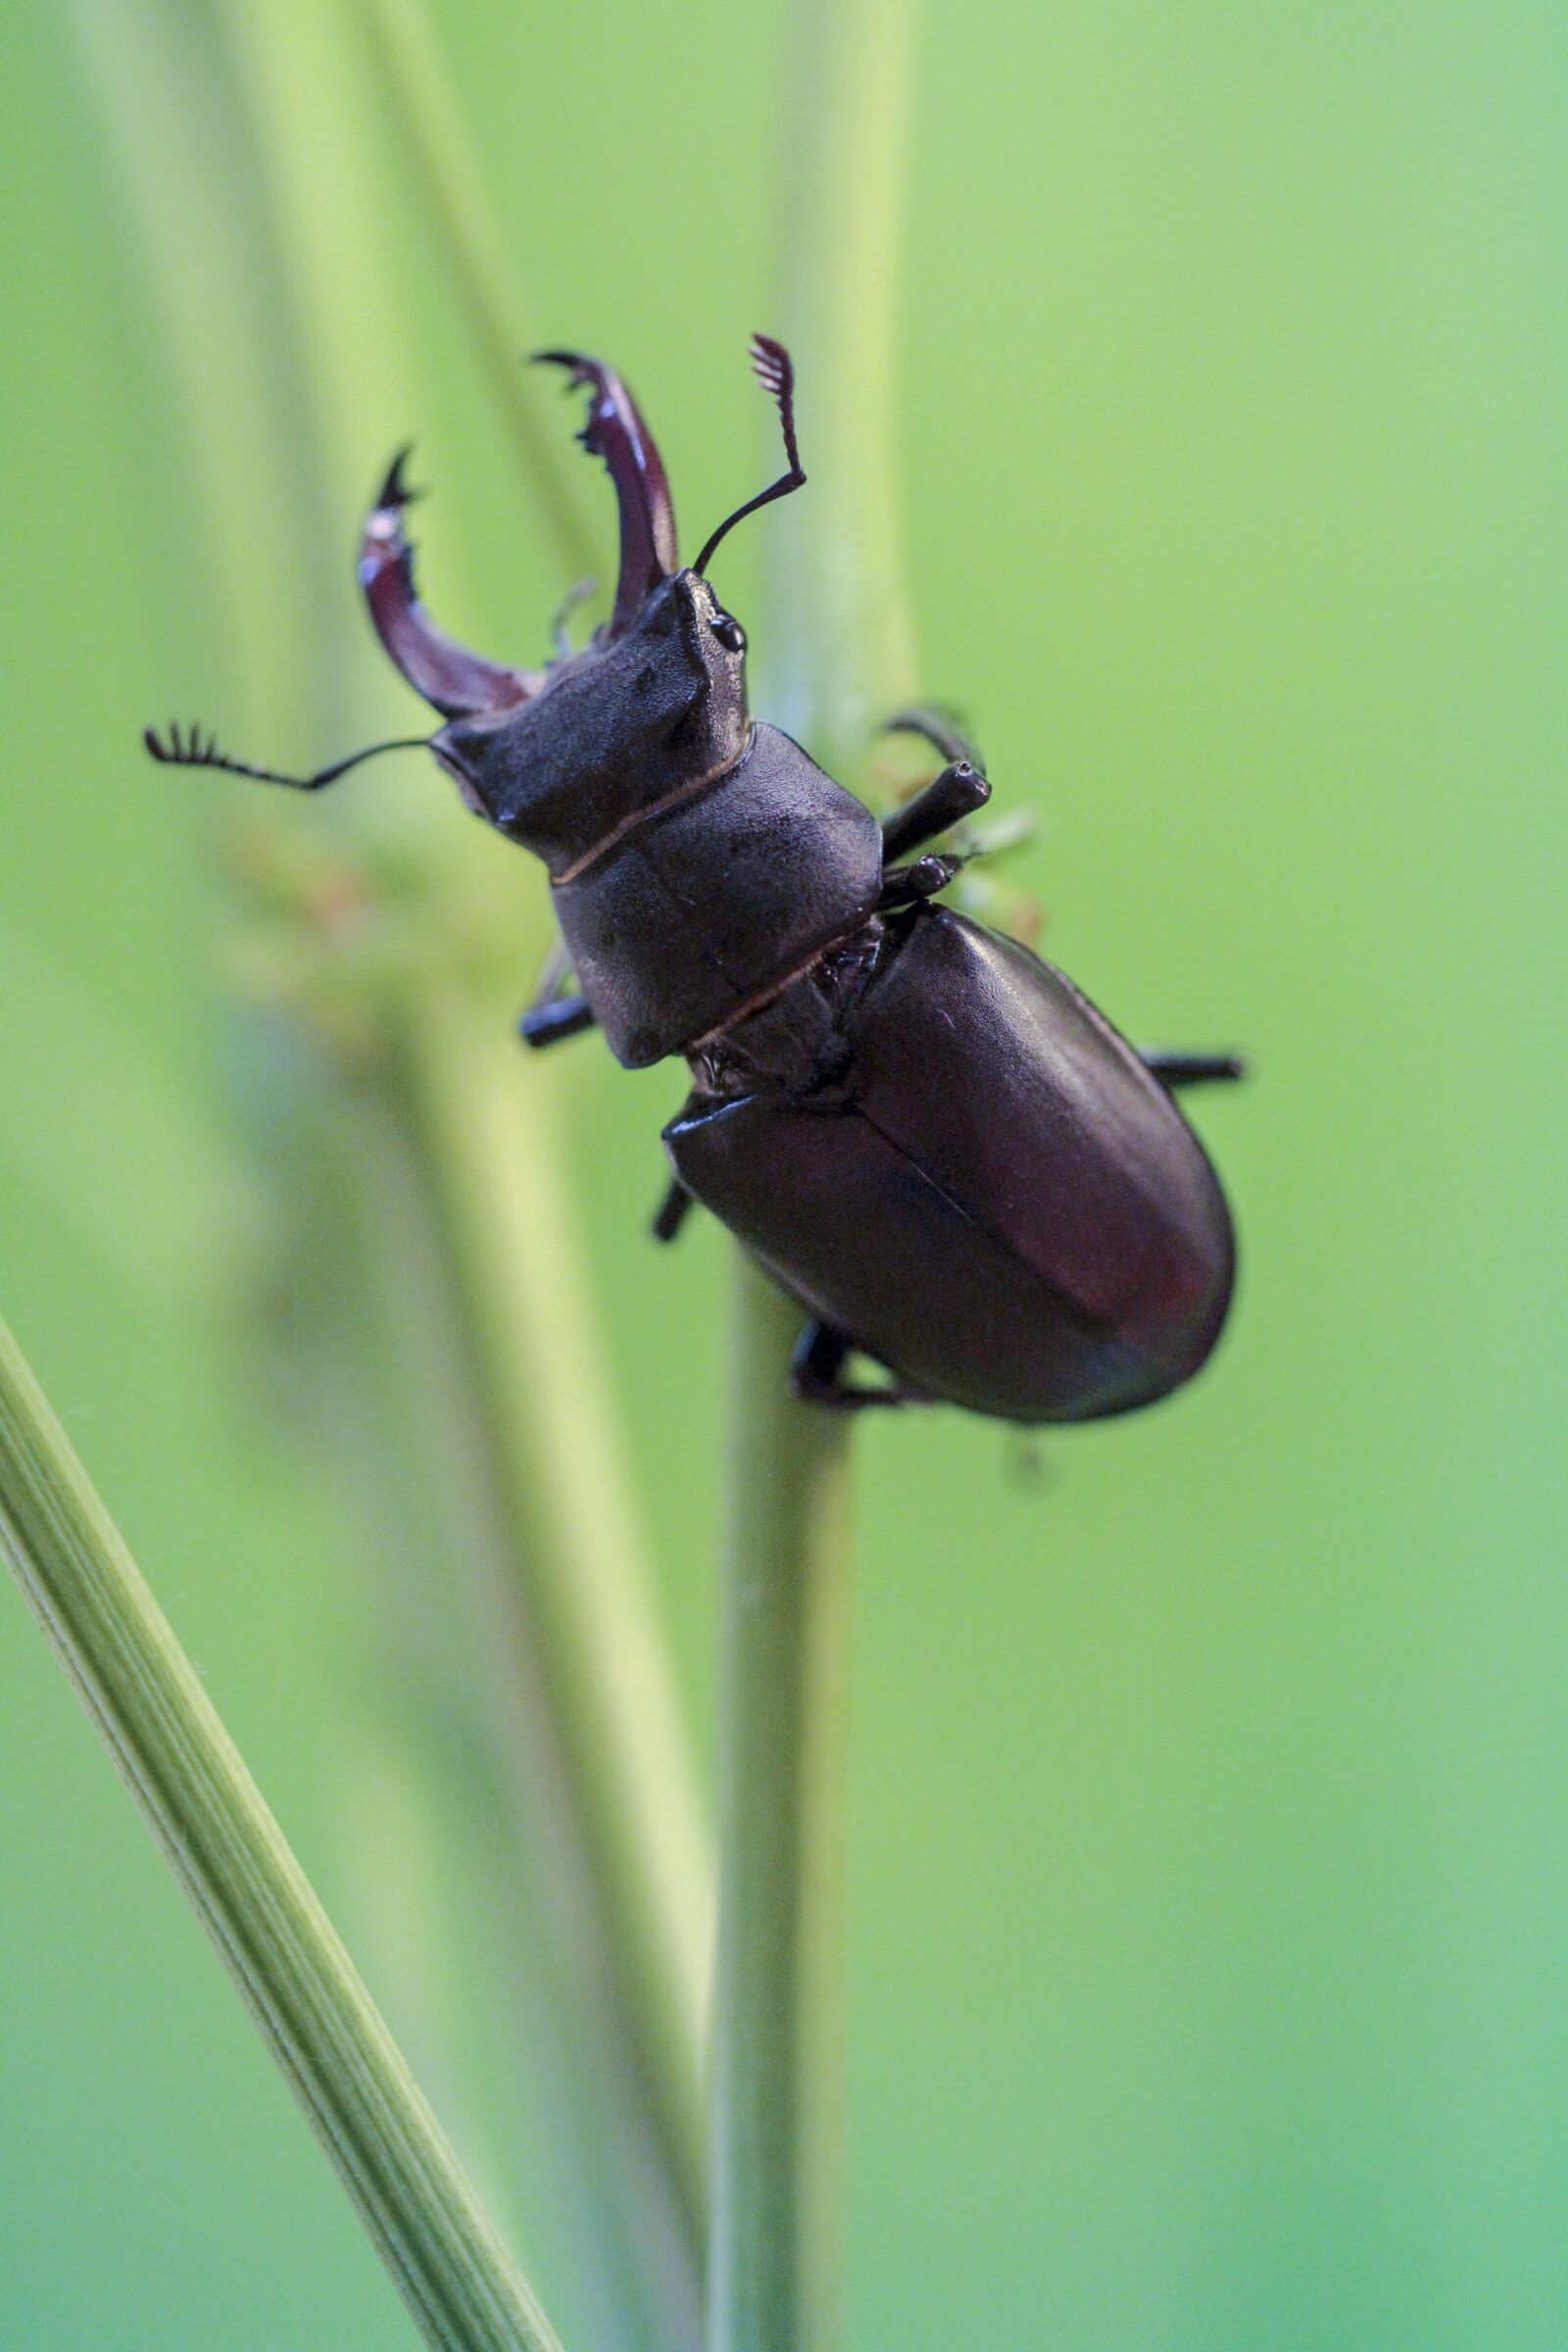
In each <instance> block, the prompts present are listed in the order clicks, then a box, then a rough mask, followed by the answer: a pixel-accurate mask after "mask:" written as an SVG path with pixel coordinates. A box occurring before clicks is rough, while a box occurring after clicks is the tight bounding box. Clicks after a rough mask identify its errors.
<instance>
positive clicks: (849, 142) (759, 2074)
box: [709, 0, 918, 2352]
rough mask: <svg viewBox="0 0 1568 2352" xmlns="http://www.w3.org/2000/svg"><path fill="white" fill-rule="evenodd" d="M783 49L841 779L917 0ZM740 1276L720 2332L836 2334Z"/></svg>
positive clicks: (828, 2033) (836, 1688) (794, 641)
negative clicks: (788, 52)
mask: <svg viewBox="0 0 1568 2352" xmlns="http://www.w3.org/2000/svg"><path fill="white" fill-rule="evenodd" d="M790 42H791V50H792V54H791V57H790V61H789V72H788V74H787V87H788V89H789V91H790V94H791V95H790V105H789V109H788V113H787V117H786V120H785V123H784V124H783V131H784V141H785V145H784V154H785V158H786V164H785V172H784V177H783V184H782V187H781V190H780V200H779V220H780V223H781V228H782V238H783V250H782V253H781V256H780V261H781V288H782V297H783V312H782V317H781V318H780V319H778V320H777V321H776V322H775V321H769V322H768V323H769V324H770V325H772V324H775V323H776V324H777V327H778V331H780V332H781V333H782V334H783V335H784V337H785V340H786V341H787V342H788V343H789V345H790V348H791V350H792V351H793V352H794V354H795V357H796V360H797V364H798V367H799V371H800V377H801V383H802V406H803V411H804V417H803V441H804V445H805V454H806V460H807V466H808V469H809V472H810V474H811V476H812V487H811V488H810V489H809V491H808V492H807V494H806V495H805V496H804V497H802V498H799V499H794V500H790V501H788V502H787V503H786V504H785V505H784V506H783V507H782V508H781V509H779V510H777V513H776V521H775V520H773V519H771V518H770V519H769V521H768V522H767V524H766V525H764V526H761V527H767V528H770V529H772V530H774V531H775V532H776V540H775V544H774V546H773V547H772V548H770V550H769V562H768V565H767V573H766V576H767V579H768V581H769V584H770V590H771V593H770V595H769V598H768V602H767V609H766V611H765V613H763V614H762V616H761V619H760V625H759V627H758V629H757V632H756V634H757V639H758V642H759V644H760V646H761V647H763V648H764V649H765V652H766V661H767V681H768V699H769V708H770V709H771V710H773V711H777V712H778V714H779V716H780V720H781V723H782V724H783V725H785V726H786V727H787V728H788V729H789V731H790V732H791V733H792V734H794V735H796V736H798V737H799V738H800V740H801V741H803V742H804V743H805V744H807V745H808V746H809V749H810V750H811V752H812V753H813V754H814V755H815V757H816V758H817V759H819V760H821V761H822V762H823V764H824V765H825V766H826V767H828V768H829V770H830V771H832V772H834V773H836V774H839V775H845V776H854V775H855V774H856V773H858V770H859V769H860V767H861V765H862V763H863V761H864V758H865V753H866V748H867V742H868V738H869V735H870V731H871V730H872V728H874V727H875V726H876V725H877V724H878V723H879V722H880V721H881V720H882V719H883V718H885V717H887V716H889V715H891V713H892V712H893V711H896V710H898V709H900V708H902V707H904V706H905V705H907V703H909V702H910V701H911V700H913V699H914V696H915V690H916V687H917V684H918V680H917V677H916V664H915V658H914V641H913V628H912V624H911V621H910V618H909V614H908V608H907V601H906V597H905V590H904V564H903V559H902V552H901V548H900V542H899V531H898V520H897V517H898V498H897V487H896V471H895V466H894V460H893V453H892V447H891V433H892V420H893V417H894V416H895V414H896V412H897V408H898V402H897V399H896V384H895V369H896V321H897V307H898V258H899V238H900V223H901V219H902V214H903V209H904V188H905V173H906V169H907V142H908V133H909V114H910V102H911V94H912V93H911V81H912V70H913V45H914V40H913V9H912V0H850V4H849V5H844V4H843V0H808V4H806V5H801V6H798V7H797V8H796V9H795V10H794V11H793V12H792V15H791V18H790ZM754 527H757V526H754ZM734 1280H735V1292H734V1305H733V1311H732V1336H731V1355H732V1376H731V1388H732V1394H733V1396H734V1397H735V1414H734V1423H733V1428H732V1435H731V1440H730V1450H729V1481H730V1494H729V1512H728V1529H727V1539H726V1550H725V1558H724V1613H725V1625H724V1641H723V1652H722V1662H721V1667H720V1673H721V1683H720V1697H719V1774H720V1797H719V1936H718V1967H717V1976H716V1981H715V1986H714V2025H713V2054H712V2071H713V2093H712V2101H713V2104H712V2115H713V2124H712V2137H713V2192H712V2206H711V2258H710V2299H709V2347H710V2352H834V2348H835V2347H836V2346H837V2345H838V2343H839V2342H840V2340H841V2337H842V2333H843V2327H842V2278H841V2273H842V2215H843V2208H844V2167H843V2152H842V2137H843V2097H844V2085H843V2072H844V2069H843V2041H844V2032H843V1984H842V1945H843V1935H842V1922H843V1900H842V1883H843V1862H844V1856H843V1839H844V1812H845V1806H844V1772H845V1734H846V1721H845V1716H846V1698H847V1692H848V1672H847V1648H848V1636H849V1619H850V1609H849V1574H850V1548H851V1523H850V1470H851V1440H852V1432H853V1426H854V1418H855V1417H854V1415H853V1414H847V1413H838V1414H834V1413H825V1412H823V1411H821V1410H820V1409H818V1408H813V1407H809V1406H806V1405H803V1404H800V1403H798V1402H797V1401H796V1400H795V1398H794V1397H793V1395H792V1394H791V1390H790V1383H789V1360H790V1353H791V1350H792V1348H793V1346H794V1343H795V1341H796V1339H797V1338H798V1336H799V1333H800V1328H801V1321H802V1317H801V1311H800V1309H799V1308H798V1307H796V1306H794V1305H793V1304H792V1303H791V1302H790V1301H789V1300H788V1299H785V1298H784V1297H783V1296H782V1294H781V1293H780V1292H779V1291H778V1290H777V1289H776V1288H775V1287H774V1285H773V1284H772V1283H771V1282H769V1281H767V1280H766V1278H765V1277H763V1276H762V1275H761V1274H760V1273H759V1272H758V1270H757V1268H756V1267H755V1266H754V1265H753V1264H752V1263H751V1261H750V1260H749V1259H748V1258H747V1257H746V1256H745V1255H744V1253H743V1252H741V1251H739V1250H737V1252H736V1259H735V1278H734Z"/></svg>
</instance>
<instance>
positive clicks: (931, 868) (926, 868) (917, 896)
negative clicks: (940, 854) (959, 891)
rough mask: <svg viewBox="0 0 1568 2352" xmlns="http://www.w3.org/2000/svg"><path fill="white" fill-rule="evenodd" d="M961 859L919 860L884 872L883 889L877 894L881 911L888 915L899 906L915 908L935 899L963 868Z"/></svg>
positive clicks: (886, 867) (886, 869)
mask: <svg viewBox="0 0 1568 2352" xmlns="http://www.w3.org/2000/svg"><path fill="white" fill-rule="evenodd" d="M963 862H964V861H963V859H962V858H916V859H915V861H914V863H913V864H912V865H889V866H884V867H883V869H882V888H881V890H880V892H879V893H878V895H877V902H876V904H877V912H878V913H879V914H886V913H888V912H889V911H890V909H891V908H893V907H912V906H914V905H916V904H917V902H918V901H919V900H921V899H934V898H935V897H936V895H937V893H938V891H939V890H946V889H947V887H948V884H949V883H950V882H951V881H952V880H953V879H954V877H955V875H956V874H957V872H958V871H959V869H960V868H961V866H962V865H963Z"/></svg>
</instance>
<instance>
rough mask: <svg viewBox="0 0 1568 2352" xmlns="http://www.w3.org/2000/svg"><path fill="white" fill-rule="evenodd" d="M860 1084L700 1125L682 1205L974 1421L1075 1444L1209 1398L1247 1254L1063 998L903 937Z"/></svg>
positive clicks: (1076, 1005)
mask: <svg viewBox="0 0 1568 2352" xmlns="http://www.w3.org/2000/svg"><path fill="white" fill-rule="evenodd" d="M849 1040H850V1043H851V1044H852V1045H853V1049H854V1058H853V1062H852V1063H851V1065H850V1066H851V1068H852V1071H853V1076H852V1079H851V1081H850V1083H849V1085H848V1087H847V1088H846V1089H845V1090H844V1091H843V1092H842V1093H840V1092H835V1091H833V1090H832V1089H827V1090H824V1091H823V1092H822V1093H821V1094H820V1095H819V1096H815V1097H813V1096H811V1095H805V1096H793V1095H789V1094H783V1093H780V1094H761V1093H758V1094H751V1095H746V1096H742V1097H740V1098H738V1099H736V1100H732V1101H729V1102H724V1103H714V1104H712V1105H711V1106H709V1105H704V1104H701V1103H695V1104H694V1105H692V1106H691V1107H690V1109H689V1110H688V1112H687V1113H686V1114H684V1115H683V1116H682V1117H681V1118H680V1119H679V1120H677V1121H676V1122H675V1123H674V1125H673V1126H672V1127H671V1128H670V1129H669V1130H668V1133H667V1139H666V1140H667V1142H668V1145H669V1149H670V1153H671V1156H672V1158H673V1160H674V1163H675V1166H676V1168H677V1170H678V1172H679V1174H680V1176H681V1179H682V1181H683V1182H684V1183H685V1184H686V1185H687V1186H688V1187H689V1189H690V1190H691V1191H692V1192H693V1193H694V1194H695V1195H696V1196H697V1198H698V1199H699V1200H700V1201H705V1202H706V1203H707V1205H708V1206H709V1207H711V1209H712V1210H713V1211H714V1212H715V1214H717V1215H718V1216H719V1217H721V1218H722V1219H723V1221H724V1222H725V1223H726V1224H727V1225H729V1226H730V1227H731V1228H732V1230H733V1231H734V1232H735V1233H737V1234H738V1235H739V1237H740V1238H741V1240H742V1241H743V1242H745V1243H746V1244H747V1245H748V1246H749V1247H750V1248H751V1249H752V1250H754V1251H755V1252H756V1254H757V1255H758V1256H759V1257H760V1259H761V1260H762V1261H763V1263H764V1264H766V1265H767V1266H768V1267H769V1268H770V1270H771V1271H772V1272H773V1273H774V1274H776V1275H777V1277H778V1278H779V1280H780V1281H782V1282H783V1283H784V1284H785V1285H786V1287H787V1288H788V1289H790V1290H791V1291H792V1292H794V1293H795V1295H796V1296H797V1297H798V1298H799V1299H801V1300H802V1302H803V1303H804V1304H805V1305H806V1306H807V1307H808V1308H809V1310H810V1311H811V1313H813V1314H815V1315H820V1316H821V1317H822V1318H823V1319H824V1320H826V1321H828V1322H831V1323H833V1324H835V1325H837V1326H838V1327H839V1328H840V1329H843V1330H846V1331H848V1332H849V1333H850V1334H851V1335H852V1337H853V1338H854V1339H855V1340H856V1341H857V1342H858V1344H859V1345H860V1346H861V1347H863V1348H866V1349H867V1350H868V1351H869V1352H870V1353H871V1354H872V1355H874V1356H876V1357H878V1358H879V1359H880V1360H881V1361H882V1362H884V1363H886V1364H887V1365H888V1366H889V1367H890V1368H891V1369H892V1370H893V1371H894V1372H896V1373H897V1374H898V1375H899V1376H900V1377H901V1378H902V1379H904V1380H906V1381H907V1382H909V1383H910V1384H911V1385H913V1386H915V1387H917V1388H920V1389H923V1390H925V1391H927V1392H928V1393H930V1394H931V1395H933V1396H936V1397H945V1398H947V1399H949V1400H950V1401H952V1402H954V1403H956V1404H962V1405H967V1406H969V1407H970V1408H971V1409H973V1410H975V1411H979V1412H985V1413H992V1414H1001V1415H1003V1416H1005V1417H1006V1418H1008V1419H1012V1420H1018V1421H1077V1420H1089V1419H1094V1418H1098V1417H1099V1416H1101V1415H1103V1414H1107V1413H1115V1412H1123V1411H1126V1410H1128V1409H1130V1408H1131V1407H1132V1406H1134V1405H1139V1404H1146V1403H1149V1402H1151V1401H1152V1400H1153V1399H1154V1398H1155V1397H1160V1396H1163V1395H1165V1394H1166V1393H1167V1392H1168V1391H1169V1390H1171V1389H1173V1388H1176V1387H1178V1386H1179V1385H1180V1383H1181V1382H1182V1381H1184V1380H1186V1379H1188V1378H1190V1377H1191V1375H1192V1374H1193V1373H1194V1372H1196V1371H1197V1370H1198V1368H1199V1366H1200V1365H1201V1363H1202V1361H1203V1359H1204V1357H1205V1356H1206V1355H1207V1353H1208V1351H1209V1349H1210V1348H1212V1346H1213V1344H1214V1341H1215V1339H1216V1338H1217V1337H1218V1334H1219V1330H1220V1326H1221V1324H1222V1323H1223V1321H1224V1317H1225V1310H1226V1306H1227V1303H1228V1301H1229V1298H1230V1291H1231V1282H1232V1275H1233V1267H1234V1248H1233V1242H1232V1234H1231V1224H1230V1217H1229V1213H1228V1211H1227V1209H1226V1205H1225V1201H1224V1197H1223V1195H1222V1194H1221V1192H1220V1189H1219V1186H1218V1184H1217V1182H1216V1181H1215V1178H1214V1175H1213V1171H1212V1170H1211V1169H1210V1167H1209V1165H1208V1161H1207V1159H1206V1158H1205V1156H1204V1154H1203V1152H1202V1150H1201V1146H1200V1145H1199V1143H1198V1141H1197V1139H1196V1137H1195V1136H1194V1135H1193V1133H1192V1130H1191V1129H1190V1128H1189V1127H1188V1125H1187V1123H1186V1121H1185V1120H1184V1119H1183V1118H1182V1116H1181V1113H1180V1112H1179V1111H1178V1110H1177V1108H1176V1106H1175V1104H1174V1103H1172V1102H1171V1100H1170V1098H1169V1096H1168V1095H1167V1094H1166V1093H1165V1092H1164V1090H1163V1089H1162V1088H1161V1087H1160V1086H1159V1085H1158V1084H1157V1083H1156V1082H1155V1080H1153V1079H1152V1077H1151V1076H1150V1075H1149V1072H1148V1071H1147V1070H1146V1069H1145V1068H1144V1066H1143V1064H1142V1062H1141V1061H1140V1060H1139V1059H1138V1056H1137V1054H1135V1053H1134V1052H1133V1050H1132V1048H1131V1047H1130V1046H1129V1045H1127V1044H1126V1042H1125V1041H1124V1040H1123V1039H1122V1038H1121V1037H1119V1036H1118V1035H1117V1033H1116V1032H1115V1031H1114V1030H1113V1029H1112V1028H1111V1027H1110V1025H1109V1023H1108V1022H1106V1021H1105V1020H1104V1019H1103V1017H1102V1015H1101V1014H1100V1013H1099V1012H1098V1011H1097V1010H1096V1009H1095V1007H1094V1006H1093V1005H1090V1004H1089V1002H1088V1001H1087V999H1085V998H1084V997H1083V996H1081V995H1080V994H1079V992H1078V991H1077V990H1076V989H1075V988H1074V987H1073V986H1072V984H1071V982H1070V981H1068V980H1066V979H1064V978H1063V976H1062V975H1061V974H1060V973H1059V972H1057V971H1055V970H1054V969H1053V967H1052V966H1051V965H1049V964H1046V963H1043V962H1041V961H1040V959H1039V958H1038V957H1037V956H1032V955H1030V954H1029V953H1028V952H1027V951H1026V950H1024V949H1022V948H1018V947H1015V946H1014V945H1013V944H1012V943H1011V942H1010V941H1007V940H1003V939H999V938H997V937H995V936H994V935H993V934H991V933H989V932H986V931H983V930H981V929H979V928H978V927H977V926H976V925H974V924H972V923H969V922H966V921H965V920H964V919H963V918H962V917H961V916H958V915H954V914H951V913H949V912H947V911H946V910H945V909H939V908H936V907H921V908H918V909H916V910H914V911H913V912H912V913H911V914H909V915H908V916H906V917H904V918H901V921H900V923H899V925H898V926H897V930H896V932H895V937H894V944H893V945H892V946H891V947H890V950H889V953H888V954H887V956H886V957H885V960H884V962H883V964H882V967H881V969H880V971H879V973H878V975H877V977H876V978H875V979H874V980H873V981H872V982H871V984H870V985H869V986H868V987H867V989H866V990H865V992H864V994H863V995H862V996H861V997H860V999H859V1001H858V1004H857V1005H856V1006H855V1009H854V1011H853V1013H852V1015H851V1016H850V1021H849Z"/></svg>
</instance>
